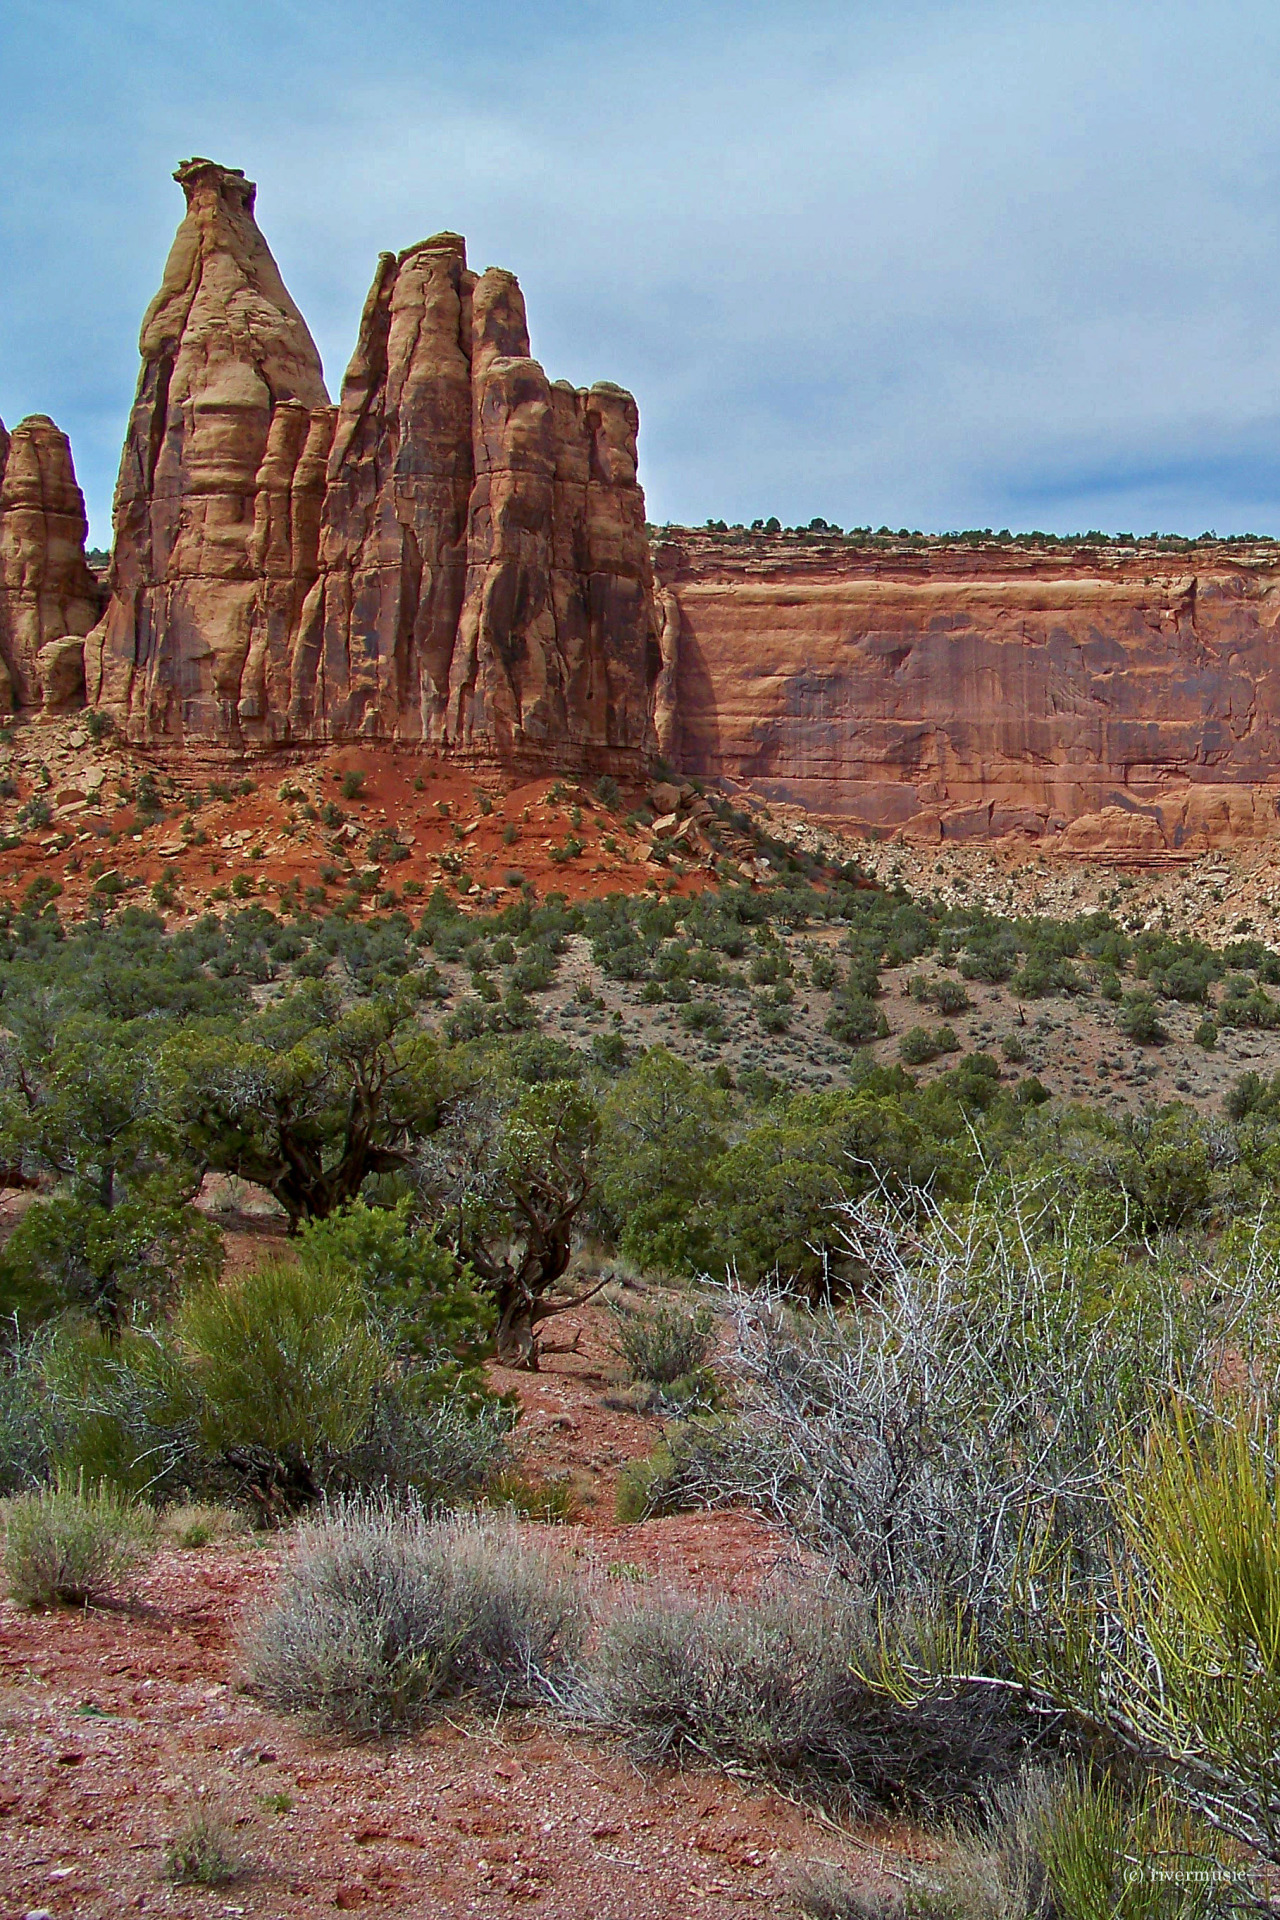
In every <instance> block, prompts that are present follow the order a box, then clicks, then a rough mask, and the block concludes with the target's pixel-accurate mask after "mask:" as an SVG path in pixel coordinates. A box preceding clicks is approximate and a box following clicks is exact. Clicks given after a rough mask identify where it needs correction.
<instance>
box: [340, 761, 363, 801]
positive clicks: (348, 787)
mask: <svg viewBox="0 0 1280 1920" xmlns="http://www.w3.org/2000/svg"><path fill="white" fill-rule="evenodd" d="M366 778H367V776H366V775H365V774H363V773H360V772H358V771H357V770H356V768H355V767H348V769H347V771H346V772H345V773H344V774H343V776H342V797H343V799H344V800H358V799H359V798H360V795H361V793H362V791H363V789H364V783H365V780H366Z"/></svg>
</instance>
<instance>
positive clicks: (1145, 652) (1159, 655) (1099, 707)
mask: <svg viewBox="0 0 1280 1920" xmlns="http://www.w3.org/2000/svg"><path fill="white" fill-rule="evenodd" d="M658 574H659V582H660V587H659V591H660V594H662V593H664V592H665V593H669V594H672V595H674V598H675V601H676V603H677V606H678V610H679V637H678V652H679V657H678V665H677V669H676V676H675V678H676V698H675V712H676V716H677V724H678V729H679V731H678V746H677V748H676V751H677V753H678V756H679V763H680V765H681V767H682V769H683V770H684V771H685V772H686V773H693V774H703V775H708V776H718V775H730V776H733V777H734V778H737V779H744V780H751V781H753V782H754V783H755V784H756V785H757V786H758V787H759V788H761V789H762V790H763V791H764V792H766V793H768V794H771V795H773V796H775V797H777V798H780V799H790V800H794V801H798V802H801V803H803V804H804V805H806V806H808V807H810V808H812V809H814V810H816V811H818V812H822V813H826V814H832V815H840V816H844V817H845V818H847V819H849V820H851V821H858V822H861V823H862V824H864V825H867V826H870V827H875V828H887V829H891V830H896V829H902V830H904V831H905V832H907V833H908V834H909V835H912V836H913V837H914V836H919V837H923V838H933V839H940V838H950V837H967V836H973V835H985V834H1002V833H1009V832H1021V833H1024V834H1028V835H1032V836H1035V837H1040V836H1044V837H1046V838H1052V839H1056V840H1058V842H1059V844H1061V845H1064V846H1066V847H1070V848H1074V849H1077V850H1079V851H1082V852H1083V851H1090V850H1102V849H1106V850H1110V851H1131V852H1134V853H1144V852H1159V851H1162V850H1166V849H1175V848H1178V847H1182V846H1184V845H1185V846H1190V845H1203V844H1211V843H1215V842H1218V841H1225V840H1228V839H1231V838H1233V837H1236V836H1238V835H1240V834H1246V833H1247V834H1252V833H1257V832H1263V831H1274V830H1275V829H1276V825H1277V809H1278V807H1280V736H1278V735H1277V730H1276V719H1277V716H1278V715H1280V632H1278V629H1280V565H1277V563H1276V562H1275V559H1274V550H1270V554H1268V551H1267V550H1265V549H1255V550H1253V552H1252V553H1251V554H1250V555H1249V557H1248V558H1247V559H1245V560H1241V559H1239V558H1238V557H1235V556H1229V555H1228V554H1227V552H1226V551H1225V550H1223V549H1218V550H1216V551H1215V550H1213V549H1208V550H1200V551H1198V552H1197V553H1196V554H1195V555H1194V556H1192V557H1179V558H1174V559H1170V558H1168V557H1167V556H1159V555H1156V554H1155V553H1151V554H1146V553H1143V554H1139V555H1137V556H1129V557H1125V558H1115V559H1108V558H1105V557H1100V556H1099V555H1098V554H1093V555H1089V556H1086V555H1081V554H1077V555H1074V556H1072V555H1067V556H1065V557H1062V558H1057V557H1055V556H1053V555H1048V554H1044V553H1040V554H1036V555H1033V556H1024V555H1021V554H1019V553H1017V552H1015V551H1011V550H1004V551H998V550H997V551H983V552H964V551H961V550H959V549H935V550H931V551H929V552H927V553H924V554H921V555H919V556H906V555H903V556H899V557H896V558H877V557H875V556H872V555H868V554H859V553H858V551H857V550H856V549H847V548H832V549H830V550H829V551H827V552H825V553H819V554H817V555H814V556H812V557H810V556H807V555H803V554H798V553H797V550H796V549H795V548H794V547H792V548H790V549H789V550H788V549H787V548H785V547H782V546H779V545H774V546H772V547H770V546H768V545H767V544H765V543H759V542H757V543H756V544H755V545H754V546H752V547H751V548H750V549H747V548H746V547H739V548H738V549H736V550H735V549H733V548H731V547H729V546H727V545H726V544H725V543H722V542H717V541H713V540H709V539H707V538H705V537H702V538H700V537H699V536H697V535H689V536H679V537H676V538H673V539H671V540H669V541H667V542H666V543H665V544H664V545H663V546H661V547H660V548H659V550H658Z"/></svg>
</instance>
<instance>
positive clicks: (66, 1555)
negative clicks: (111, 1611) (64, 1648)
mask: <svg viewBox="0 0 1280 1920" xmlns="http://www.w3.org/2000/svg"><path fill="white" fill-rule="evenodd" d="M154 1543H155V1515H154V1514H153V1513H152V1511H151V1509H150V1508H149V1507H142V1506H136V1505H130V1504H129V1503H127V1502H126V1501H123V1500H121V1499H120V1498H119V1497H118V1496H117V1495H115V1494H113V1493H110V1492H108V1491H106V1490H105V1489H93V1490H86V1489H85V1488H83V1487H80V1488H77V1489H75V1490H72V1489H70V1488H64V1487H51V1488H46V1489H45V1490H44V1491H43V1492H40V1493H29V1494H23V1495H21V1496H20V1497H19V1498H18V1499H16V1500H15V1501H14V1502H13V1503H12V1505H11V1506H10V1508H9V1511H8V1516H7V1519H6V1524H5V1537H4V1577H5V1585H6V1586H7V1588H8V1591H9V1595H10V1597H11V1598H12V1599H13V1600H15V1601H16V1602H17V1604H18V1605H19V1606H20V1607H27V1608H37V1607H53V1606H58V1605H62V1606H71V1607H76V1606H85V1605H87V1604H88V1603H89V1602H90V1601H92V1600H103V1599H109V1598H112V1597H114V1596H117V1595H118V1594H119V1592H120V1589H121V1587H122V1586H123V1584H124V1583H125V1581H126V1580H127V1578H128V1576H129V1575H130V1574H131V1573H133V1572H134V1571H135V1570H136V1569H137V1568H138V1567H140V1566H141V1565H142V1564H143V1563H144V1562H145V1561H146V1560H147V1558H148V1557H149V1556H150V1554H151V1552H152V1549H153V1547H154Z"/></svg>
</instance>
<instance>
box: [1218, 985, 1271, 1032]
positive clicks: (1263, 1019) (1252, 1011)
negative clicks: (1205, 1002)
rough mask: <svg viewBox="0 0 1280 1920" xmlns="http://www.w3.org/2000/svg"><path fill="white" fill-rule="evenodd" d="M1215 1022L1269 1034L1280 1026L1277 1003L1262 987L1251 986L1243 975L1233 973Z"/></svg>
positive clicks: (1220, 1002) (1219, 1003)
mask: <svg viewBox="0 0 1280 1920" xmlns="http://www.w3.org/2000/svg"><path fill="white" fill-rule="evenodd" d="M1218 1023H1219V1025H1220V1026H1224V1027H1251V1028H1253V1029H1255V1030H1257V1031H1260V1032H1269V1031H1270V1030H1271V1029H1272V1028H1274V1027H1280V1001H1277V1000H1273V999H1272V997H1271V995H1270V994H1269V993H1267V992H1266V991H1265V990H1264V989H1263V988H1262V987H1251V986H1250V984H1249V982H1248V981H1247V980H1246V979H1245V978H1244V976H1243V975H1242V974H1232V976H1231V978H1230V980H1229V981H1228V982H1227V991H1226V992H1225V993H1224V994H1223V996H1222V999H1221V1000H1220V1001H1219V1002H1218Z"/></svg>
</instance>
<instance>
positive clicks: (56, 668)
mask: <svg viewBox="0 0 1280 1920" xmlns="http://www.w3.org/2000/svg"><path fill="white" fill-rule="evenodd" d="M36 674H37V677H38V679H39V682H40V704H41V706H42V707H43V708H44V711H45V712H46V713H47V714H50V715H52V714H57V713H70V712H72V711H73V710H74V709H75V708H76V707H82V706H83V705H84V639H83V637H80V638H77V637H76V636H75V635H74V634H69V633H68V634H64V635H63V636H62V638H61V639H59V640H46V641H45V643H44V645H43V646H42V647H41V649H40V651H39V653H38V654H37V655H36Z"/></svg>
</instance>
